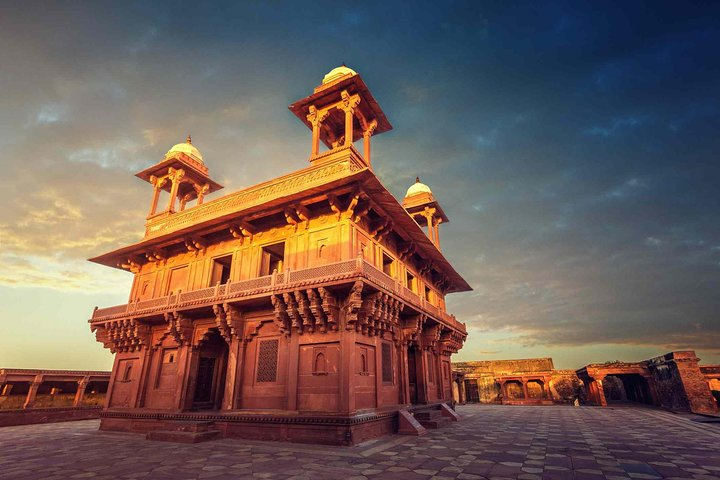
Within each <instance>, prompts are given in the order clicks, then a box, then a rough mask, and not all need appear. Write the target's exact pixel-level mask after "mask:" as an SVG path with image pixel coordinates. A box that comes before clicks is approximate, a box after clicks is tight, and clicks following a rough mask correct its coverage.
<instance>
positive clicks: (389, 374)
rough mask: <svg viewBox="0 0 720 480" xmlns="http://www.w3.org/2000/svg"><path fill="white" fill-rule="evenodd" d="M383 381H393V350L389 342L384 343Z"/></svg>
mask: <svg viewBox="0 0 720 480" xmlns="http://www.w3.org/2000/svg"><path fill="white" fill-rule="evenodd" d="M382 381H383V382H388V383H392V381H393V368H392V350H391V348H390V344H389V343H383V344H382Z"/></svg>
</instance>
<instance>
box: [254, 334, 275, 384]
mask: <svg viewBox="0 0 720 480" xmlns="http://www.w3.org/2000/svg"><path fill="white" fill-rule="evenodd" d="M279 343H280V342H279V341H278V340H277V339H275V340H261V341H260V345H259V347H258V349H259V350H260V351H259V352H258V361H257V376H256V377H255V379H256V381H257V382H258V383H261V382H276V381H277V364H278V346H279Z"/></svg>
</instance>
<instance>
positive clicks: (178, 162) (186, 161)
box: [135, 153, 223, 193]
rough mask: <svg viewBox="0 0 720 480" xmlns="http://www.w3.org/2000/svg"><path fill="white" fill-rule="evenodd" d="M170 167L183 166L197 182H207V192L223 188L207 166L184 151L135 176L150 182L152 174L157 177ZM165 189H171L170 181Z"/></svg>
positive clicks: (188, 174)
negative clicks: (209, 173) (211, 175)
mask: <svg viewBox="0 0 720 480" xmlns="http://www.w3.org/2000/svg"><path fill="white" fill-rule="evenodd" d="M170 167H173V168H182V169H183V170H185V175H186V176H187V177H188V178H191V179H193V180H195V181H196V182H197V183H201V184H204V183H207V184H208V187H209V189H208V192H207V193H212V192H215V191H217V190H220V189H221V188H223V186H222V185H220V184H219V183H217V182H216V181H214V180H212V179H211V178H210V177H209V176H208V170H207V167H205V166H204V165H202V164H199V163H198V162H196V161H195V160H193V159H192V158H190V157H189V156H187V155H185V154H184V153H176V154H175V155H174V156H173V157H171V158H168V159H165V160H163V161H162V162H160V163H156V164H155V165H153V166H151V167H148V168H146V169H145V170H143V171H142V172H139V173H137V174H135V176H136V177H138V178H140V179H142V180H145V181H146V182H150V177H151V176H153V175H154V176H156V177H161V176H163V175H165V174H166V173H167V171H168V169H169V168H170ZM163 189H164V190H167V191H170V184H169V183H168V184H167V185H166V186H165V187H164V188H163Z"/></svg>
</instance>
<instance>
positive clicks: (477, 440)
mask: <svg viewBox="0 0 720 480" xmlns="http://www.w3.org/2000/svg"><path fill="white" fill-rule="evenodd" d="M458 413H459V414H460V415H461V417H462V419H461V421H460V422H459V423H453V424H451V425H450V426H448V427H446V428H443V429H440V430H433V431H430V432H429V433H428V435H425V436H422V437H404V436H398V435H395V436H388V437H384V438H381V439H375V440H372V441H369V442H366V443H364V444H362V445H358V446H355V447H333V446H318V445H303V444H291V443H279V442H260V441H245V440H238V439H223V440H217V441H213V442H207V443H201V444H196V445H188V444H173V443H165V442H150V441H146V440H145V438H144V435H140V434H132V433H116V432H101V431H99V430H98V425H99V421H97V420H88V421H79V422H66V423H56V424H45V425H28V426H17V427H5V428H0V479H45V480H60V479H63V480H64V479H75V478H77V479H80V478H91V479H96V480H101V479H128V480H131V479H153V480H154V479H158V480H163V479H168V480H170V479H172V480H183V479H204V478H208V479H218V480H219V479H231V478H232V479H237V478H258V479H262V478H267V479H285V478H292V479H309V480H323V479H333V480H334V479H342V480H355V479H358V480H359V479H365V478H371V479H402V480H405V479H408V480H412V479H433V480H442V479H458V480H472V479H490V480H502V479H521V480H536V479H538V480H542V479H547V480H565V479H567V480H571V479H574V480H583V479H587V480H604V479H607V480H616V479H617V480H619V479H656V478H672V479H681V478H682V479H697V480H702V479H720V424H717V423H715V424H707V423H698V422H694V421H692V417H690V416H680V415H673V414H671V413H667V412H663V411H659V410H650V409H644V408H594V407H579V408H578V407H571V406H500V405H465V406H459V407H458Z"/></svg>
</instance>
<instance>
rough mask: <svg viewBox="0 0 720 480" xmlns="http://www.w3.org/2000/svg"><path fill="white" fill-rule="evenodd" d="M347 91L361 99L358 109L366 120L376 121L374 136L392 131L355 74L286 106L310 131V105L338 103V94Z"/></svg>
mask: <svg viewBox="0 0 720 480" xmlns="http://www.w3.org/2000/svg"><path fill="white" fill-rule="evenodd" d="M342 90H347V92H348V93H349V94H350V95H355V94H359V95H360V97H361V98H362V100H361V102H360V104H359V105H358V108H359V109H360V111H362V113H363V115H365V117H366V118H374V119H376V120H377V128H376V129H375V132H374V135H379V134H381V133H383V132H387V131H389V130H392V128H393V127H392V125H390V122H389V121H388V119H387V117H386V116H385V113H384V112H383V111H382V109H381V108H380V105H379V104H378V102H377V101H376V100H375V98H374V97H373V96H372V93H370V90H369V89H368V88H367V85H365V82H364V81H363V79H362V78H361V77H360V75H358V74H355V75H352V76H350V77H348V78H346V79H343V80H340V81H339V82H338V83H333V84H332V85H330V86H329V88H323V89H321V90H318V91H316V92H315V93H313V94H312V95H310V96H308V97H305V98H303V99H302V100H298V101H297V102H295V103H293V104H292V105H290V106H288V109H289V110H290V111H291V112H293V113H294V114H295V116H296V117H298V118H299V119H300V121H301V122H303V123H304V124H305V125H306V126H307V127H308V128H309V129H310V130H312V124H311V123H310V121H309V120H308V118H307V115H308V113H309V108H310V105H316V106H319V105H325V104H329V103H334V102H336V101H338V100H339V99H340V98H339V92H341V91H342Z"/></svg>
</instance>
